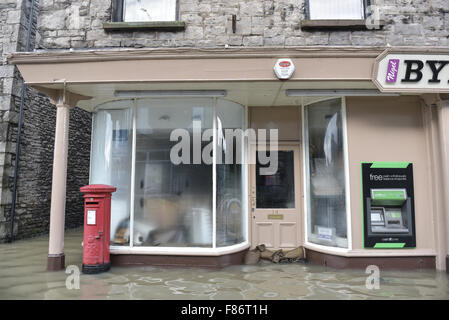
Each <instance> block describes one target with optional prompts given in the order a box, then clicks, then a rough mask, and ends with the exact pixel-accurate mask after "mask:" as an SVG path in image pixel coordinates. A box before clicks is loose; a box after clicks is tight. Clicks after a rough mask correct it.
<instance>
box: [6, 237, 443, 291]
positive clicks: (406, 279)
mask: <svg viewBox="0 0 449 320" xmlns="http://www.w3.org/2000/svg"><path fill="white" fill-rule="evenodd" d="M81 241H82V229H75V230H69V231H66V235H65V253H66V267H69V266H70V265H73V266H76V267H78V268H79V270H80V271H81V265H82V247H81ZM47 252H48V236H42V237H37V238H33V239H28V240H19V241H16V242H14V243H12V244H0V299H164V300H171V299H183V300H196V299H202V300H203V299H207V300H209V299H217V300H235V299H237V300H240V299H242V300H243V299H270V300H272V299H283V300H284V299H449V275H448V274H446V273H444V272H437V271H433V270H430V271H429V270H426V271H423V270H417V271H382V270H381V271H380V288H379V289H368V288H367V286H366V280H367V277H368V274H365V270H336V269H332V268H328V267H327V268H326V267H322V266H316V265H311V264H307V263H293V264H273V263H270V262H265V261H262V262H261V263H259V264H258V265H254V266H244V265H242V266H231V267H227V268H223V269H221V270H209V269H199V268H173V267H170V268H160V267H112V268H111V270H110V271H109V272H106V273H101V274H98V275H85V274H82V273H81V274H80V287H79V289H76V288H73V289H68V287H67V286H66V282H68V283H69V287H70V285H73V282H72V281H71V280H73V278H69V279H68V277H69V276H70V275H73V273H72V274H66V273H65V271H59V272H47V271H46V270H45V268H46V263H47ZM67 280H69V281H67Z"/></svg>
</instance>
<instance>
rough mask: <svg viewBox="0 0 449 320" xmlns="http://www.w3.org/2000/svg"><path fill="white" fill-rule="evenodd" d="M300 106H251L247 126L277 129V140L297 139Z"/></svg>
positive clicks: (299, 127) (299, 128)
mask: <svg viewBox="0 0 449 320" xmlns="http://www.w3.org/2000/svg"><path fill="white" fill-rule="evenodd" d="M300 123H301V118H300V107H255V108H254V107H251V108H250V109H249V127H250V128H253V129H256V130H257V129H278V130H279V132H278V134H279V140H281V141H299V140H300V136H301V125H300Z"/></svg>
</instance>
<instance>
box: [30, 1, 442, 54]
mask: <svg viewBox="0 0 449 320" xmlns="http://www.w3.org/2000/svg"><path fill="white" fill-rule="evenodd" d="M41 2H42V6H41V14H40V17H39V36H40V37H39V43H38V47H39V48H41V49H57V48H74V49H79V48H105V47H223V46H225V45H226V44H227V45H229V46H256V47H257V46H303V45H306V46H307V45H355V46H358V45H363V46H386V45H387V44H389V45H392V46H398V45H406V46H407V45H410V46H417V45H425V46H436V45H439V46H443V45H448V44H449V42H448V31H447V30H448V29H449V1H447V0H377V3H378V5H379V7H380V8H381V10H380V12H381V19H384V20H385V22H386V25H385V26H384V27H383V29H382V30H377V31H325V32H323V31H304V30H302V29H301V25H300V23H301V21H302V20H304V17H305V8H304V7H305V4H304V3H305V0H227V1H223V0H179V3H180V8H179V10H180V15H179V16H180V20H182V21H184V22H185V23H186V29H185V31H180V32H155V31H136V32H105V31H104V29H103V23H104V22H108V21H110V16H111V0H74V1H66V0H41ZM233 14H235V15H236V16H237V30H236V32H235V33H233V31H232V15H233Z"/></svg>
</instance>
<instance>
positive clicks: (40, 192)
mask: <svg viewBox="0 0 449 320" xmlns="http://www.w3.org/2000/svg"><path fill="white" fill-rule="evenodd" d="M67 3H68V5H69V6H70V2H67ZM35 4H36V7H35V18H34V20H33V24H32V32H31V50H34V48H35V44H36V42H38V41H39V33H38V32H37V21H38V17H39V15H40V12H41V11H40V9H41V6H42V4H43V1H42V0H40V1H35ZM30 9H31V1H30V0H1V2H0V54H1V55H2V62H1V63H0V242H3V241H6V240H7V236H8V234H9V228H10V211H11V201H12V189H13V177H14V163H15V157H16V142H17V129H18V117H19V110H20V95H21V88H22V85H21V84H22V78H21V76H20V73H19V72H18V70H17V68H16V67H14V66H12V65H6V64H5V61H4V57H5V55H6V54H8V53H12V52H17V51H24V50H25V46H26V34H27V27H28V21H29V14H30ZM55 116H56V107H55V106H54V105H52V104H51V102H50V101H49V99H48V98H47V97H45V96H44V95H42V94H39V93H38V92H37V91H36V90H34V89H32V88H27V92H26V98H25V103H24V109H23V126H22V136H21V146H20V148H21V153H20V158H19V175H18V183H17V195H16V210H15V219H14V221H15V223H14V238H15V239H22V238H27V237H32V236H36V235H39V234H43V233H47V232H48V230H49V216H50V197H51V183H52V164H53V148H54V146H53V144H54V132H55ZM70 117H71V119H70V120H71V122H70V142H69V158H68V172H67V201H66V218H65V219H66V224H65V225H66V227H67V228H72V227H78V226H80V225H82V224H83V218H84V216H83V213H84V210H83V200H82V196H81V194H80V192H79V188H80V187H81V186H83V185H86V184H88V182H89V161H90V154H89V150H90V131H91V114H90V113H88V112H86V111H83V110H81V109H78V108H75V109H72V110H71V111H70ZM86 150H87V152H86Z"/></svg>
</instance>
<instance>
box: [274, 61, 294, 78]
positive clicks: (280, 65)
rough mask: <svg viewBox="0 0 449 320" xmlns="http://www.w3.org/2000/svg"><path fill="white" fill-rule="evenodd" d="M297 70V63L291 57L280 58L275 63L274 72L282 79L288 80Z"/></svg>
mask: <svg viewBox="0 0 449 320" xmlns="http://www.w3.org/2000/svg"><path fill="white" fill-rule="evenodd" d="M294 72H295V65H294V64H293V61H292V60H291V59H279V60H278V61H276V64H275V65H274V73H275V74H276V77H278V79H280V80H288V79H290V78H291V77H292V75H293V73H294Z"/></svg>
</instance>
